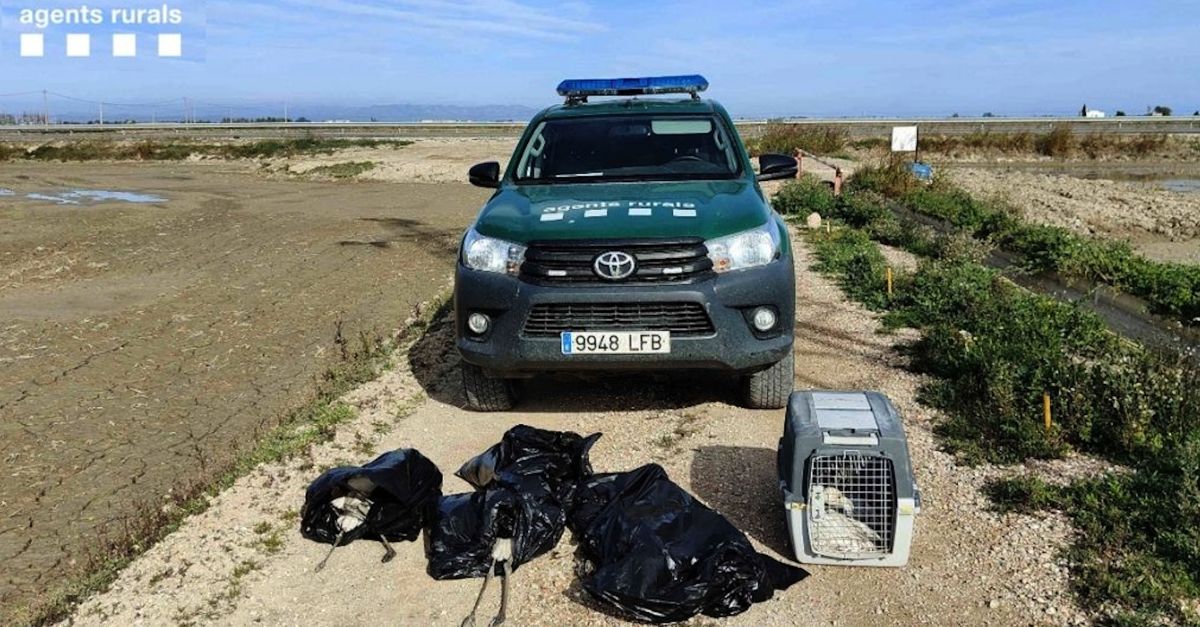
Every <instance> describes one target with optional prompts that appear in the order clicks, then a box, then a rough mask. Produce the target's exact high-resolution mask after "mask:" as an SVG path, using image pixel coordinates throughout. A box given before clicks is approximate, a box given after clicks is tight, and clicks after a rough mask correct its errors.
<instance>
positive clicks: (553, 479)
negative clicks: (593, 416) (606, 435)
mask: <svg viewBox="0 0 1200 627" xmlns="http://www.w3.org/2000/svg"><path fill="white" fill-rule="evenodd" d="M600 435H601V434H599V433H593V434H592V435H589V436H587V437H584V436H581V435H579V434H577V433H572V432H570V431H550V430H547V429H538V428H536V427H530V426H528V425H517V426H515V427H513V428H511V429H509V430H508V431H507V432H505V434H504V437H502V438H501V439H500V442H499V443H497V444H494V445H492V447H491V448H489V449H488V450H486V451H484V452H482V453H480V454H479V455H476V456H475V457H473V458H472V459H470V460H468V461H467V463H465V464H463V465H462V467H461V468H459V469H458V472H456V473H454V474H456V475H458V476H459V477H461V478H462V479H463V480H464V481H466V482H467V483H469V484H471V485H472V486H474V487H475V488H477V489H483V488H486V487H487V485H488V484H489V483H490V482H491V481H492V479H493V478H494V477H495V476H496V474H497V473H498V472H500V471H507V472H511V473H514V474H518V475H522V476H525V477H533V476H536V477H541V478H542V479H543V480H544V481H546V483H548V484H549V485H550V487H551V488H552V489H553V490H554V492H555V493H556V494H559V495H560V496H569V493H571V492H574V490H575V484H576V483H578V482H579V480H580V479H583V478H584V477H589V476H591V475H592V465H591V462H589V461H588V452H589V451H590V450H591V448H592V446H593V445H594V444H595V443H596V440H599V439H600Z"/></svg>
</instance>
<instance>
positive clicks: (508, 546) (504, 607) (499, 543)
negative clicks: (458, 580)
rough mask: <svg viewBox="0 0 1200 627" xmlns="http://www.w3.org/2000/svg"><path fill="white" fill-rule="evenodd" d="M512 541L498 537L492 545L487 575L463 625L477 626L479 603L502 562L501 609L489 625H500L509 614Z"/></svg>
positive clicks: (493, 626)
mask: <svg viewBox="0 0 1200 627" xmlns="http://www.w3.org/2000/svg"><path fill="white" fill-rule="evenodd" d="M512 543H513V541H512V538H496V543H495V544H493V545H492V561H491V564H490V565H488V571H487V575H486V576H485V577H484V578H483V586H482V587H480V588H479V596H477V597H475V605H473V606H472V607H471V613H470V614H468V615H467V617H466V618H464V619H463V622H462V627H475V614H476V612H478V611H479V603H480V602H481V601H483V594H484V593H485V592H487V588H488V583H490V582H491V581H492V575H493V573H495V572H496V564H500V567H501V568H502V569H503V570H502V571H501V575H500V611H498V612H496V616H495V617H494V618H492V622H491V623H489V624H488V625H489V627H499V626H500V625H503V624H504V621H505V620H506V618H507V614H508V578H509V577H511V576H512V550H513V546H512Z"/></svg>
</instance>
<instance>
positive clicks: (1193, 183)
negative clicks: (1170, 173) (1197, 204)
mask: <svg viewBox="0 0 1200 627" xmlns="http://www.w3.org/2000/svg"><path fill="white" fill-rule="evenodd" d="M1158 186H1159V187H1161V188H1163V189H1165V190H1168V191H1172V192H1179V193H1181V194H1195V193H1198V192H1200V179H1166V180H1162V181H1159V182H1158Z"/></svg>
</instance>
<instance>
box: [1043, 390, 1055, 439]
mask: <svg viewBox="0 0 1200 627" xmlns="http://www.w3.org/2000/svg"><path fill="white" fill-rule="evenodd" d="M1042 416H1043V417H1044V418H1045V420H1046V435H1050V425H1052V424H1053V421H1052V420H1051V416H1050V393H1049V392H1042Z"/></svg>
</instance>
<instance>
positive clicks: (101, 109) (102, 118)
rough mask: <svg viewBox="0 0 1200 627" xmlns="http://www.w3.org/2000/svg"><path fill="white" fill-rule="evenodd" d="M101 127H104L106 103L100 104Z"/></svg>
mask: <svg viewBox="0 0 1200 627" xmlns="http://www.w3.org/2000/svg"><path fill="white" fill-rule="evenodd" d="M100 126H104V103H103V102H101V103H100Z"/></svg>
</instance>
